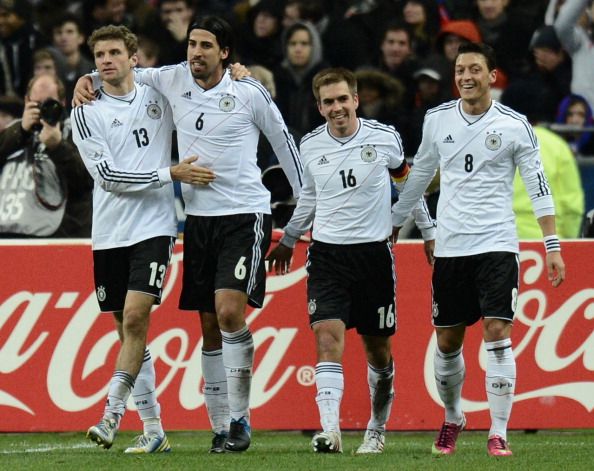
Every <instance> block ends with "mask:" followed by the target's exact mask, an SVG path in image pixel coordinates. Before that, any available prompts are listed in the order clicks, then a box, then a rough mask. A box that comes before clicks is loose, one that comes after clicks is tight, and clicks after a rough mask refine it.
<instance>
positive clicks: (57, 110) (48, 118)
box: [39, 98, 64, 126]
mask: <svg viewBox="0 0 594 471" xmlns="http://www.w3.org/2000/svg"><path fill="white" fill-rule="evenodd" d="M63 114H64V107H63V106H62V105H61V104H60V102H59V101H57V100H54V99H53V98H48V99H47V100H45V101H44V102H43V103H41V105H39V115H40V116H41V119H43V120H44V121H45V122H46V123H47V124H49V125H50V126H55V125H56V124H57V123H59V122H60V121H61V120H62V116H63Z"/></svg>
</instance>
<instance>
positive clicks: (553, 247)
mask: <svg viewBox="0 0 594 471" xmlns="http://www.w3.org/2000/svg"><path fill="white" fill-rule="evenodd" d="M543 242H544V246H545V250H546V251H547V253H549V252H561V242H559V237H557V234H553V235H548V236H544V238H543Z"/></svg>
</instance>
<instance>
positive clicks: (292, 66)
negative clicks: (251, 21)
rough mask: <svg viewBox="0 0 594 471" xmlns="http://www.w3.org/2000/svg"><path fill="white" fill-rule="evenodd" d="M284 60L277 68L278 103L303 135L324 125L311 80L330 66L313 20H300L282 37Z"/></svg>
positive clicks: (292, 126) (290, 125) (286, 118)
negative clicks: (324, 58)
mask: <svg viewBox="0 0 594 471" xmlns="http://www.w3.org/2000/svg"><path fill="white" fill-rule="evenodd" d="M282 42H283V53H284V59H283V61H282V63H281V64H280V67H277V68H276V69H275V71H274V78H275V83H276V100H275V101H276V104H277V106H278V109H279V110H280V111H281V113H282V115H283V117H284V119H285V123H286V124H287V126H289V127H291V128H293V129H295V130H297V131H298V132H299V133H300V134H302V135H303V134H305V133H306V132H309V130H311V129H312V128H314V127H316V126H317V125H319V124H322V122H323V119H322V118H321V116H320V113H319V112H318V109H317V106H316V101H315V98H314V96H313V93H312V91H311V80H312V78H313V77H314V75H315V74H316V73H318V72H319V71H320V70H322V69H323V68H324V67H326V63H325V62H324V61H323V54H322V43H321V41H320V35H319V34H318V32H317V30H316V29H315V27H314V26H313V25H312V24H311V23H309V22H301V21H298V22H296V23H294V24H293V25H292V26H290V27H289V28H288V29H287V30H286V31H285V32H284V33H283V37H282Z"/></svg>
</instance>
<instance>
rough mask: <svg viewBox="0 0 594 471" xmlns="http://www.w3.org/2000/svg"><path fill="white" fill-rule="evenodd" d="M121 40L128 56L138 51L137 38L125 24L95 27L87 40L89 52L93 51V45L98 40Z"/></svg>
mask: <svg viewBox="0 0 594 471" xmlns="http://www.w3.org/2000/svg"><path fill="white" fill-rule="evenodd" d="M109 40H121V41H123V43H124V46H126V50H127V51H128V56H129V57H131V56H132V55H133V54H136V52H137V51H138V38H137V37H136V35H135V34H134V33H133V32H132V31H130V30H129V29H128V28H126V27H125V26H121V25H120V26H115V25H107V26H102V27H101V28H97V29H96V30H95V31H93V33H92V34H91V36H90V37H89V40H88V41H87V44H88V45H89V48H90V49H91V52H92V53H93V54H94V53H95V45H96V44H97V43H98V42H99V41H109Z"/></svg>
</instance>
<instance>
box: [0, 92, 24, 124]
mask: <svg viewBox="0 0 594 471" xmlns="http://www.w3.org/2000/svg"><path fill="white" fill-rule="evenodd" d="M22 114H23V100H21V99H20V98H18V97H16V96H6V95H4V96H0V132H1V131H3V130H4V129H6V128H7V127H8V126H10V125H11V124H12V122H13V121H14V120H15V119H19V118H20V117H21V116H22Z"/></svg>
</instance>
